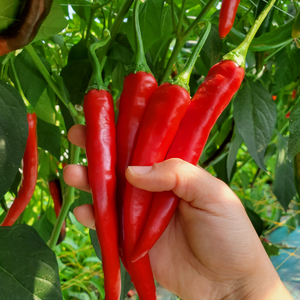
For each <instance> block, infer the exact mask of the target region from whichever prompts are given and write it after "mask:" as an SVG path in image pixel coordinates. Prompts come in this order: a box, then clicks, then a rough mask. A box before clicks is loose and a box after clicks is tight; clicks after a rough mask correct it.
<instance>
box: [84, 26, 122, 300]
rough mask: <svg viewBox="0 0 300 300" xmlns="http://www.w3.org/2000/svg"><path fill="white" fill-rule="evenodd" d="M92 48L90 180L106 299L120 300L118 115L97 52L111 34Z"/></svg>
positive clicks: (87, 104) (88, 115) (87, 111)
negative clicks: (103, 78) (117, 165)
mask: <svg viewBox="0 0 300 300" xmlns="http://www.w3.org/2000/svg"><path fill="white" fill-rule="evenodd" d="M103 36H104V39H103V40H101V41H100V42H98V43H96V44H93V45H92V46H91V55H92V58H93V67H94V73H93V75H92V78H91V83H90V85H89V88H88V92H87V94H86V95H85V97H84V103H83V110H84V115H85V120H86V157H87V161H88V178H89V183H90V187H91V190H92V196H93V205H94V212H95V222H96V231H97V236H98V240H99V243H100V246H101V253H102V266H103V273H104V288H105V299H109V300H119V298H120V293H121V272H120V261H119V253H118V224H117V209H116V202H115V190H116V172H115V168H116V143H115V121H114V120H115V116H114V104H113V98H112V96H111V94H110V93H109V92H108V91H107V90H106V87H105V86H104V85H103V82H102V78H101V71H100V70H101V69H100V64H99V61H98V59H97V56H96V54H95V49H96V48H98V47H100V46H103V45H105V44H106V43H107V42H108V40H109V38H110V33H109V31H108V30H104V32H103Z"/></svg>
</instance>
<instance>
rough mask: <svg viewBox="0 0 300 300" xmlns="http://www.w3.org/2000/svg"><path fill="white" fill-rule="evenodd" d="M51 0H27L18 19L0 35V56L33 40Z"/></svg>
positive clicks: (47, 12)
mask: <svg viewBox="0 0 300 300" xmlns="http://www.w3.org/2000/svg"><path fill="white" fill-rule="evenodd" d="M52 2H53V0H27V1H25V7H24V8H23V11H22V14H21V16H20V21H18V22H17V23H16V24H12V25H11V26H9V27H8V28H7V29H6V30H5V31H4V32H3V33H2V34H1V35H0V56H2V55H4V54H7V53H9V52H10V51H14V50H17V49H20V48H22V47H24V46H26V45H28V44H29V43H31V42H32V41H33V39H34V38H35V36H36V35H37V33H38V31H39V29H40V26H41V25H42V23H43V21H44V20H45V19H46V17H47V16H48V14H49V12H50V10H51V5H52Z"/></svg>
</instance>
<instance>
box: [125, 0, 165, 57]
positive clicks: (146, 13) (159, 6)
mask: <svg viewBox="0 0 300 300" xmlns="http://www.w3.org/2000/svg"><path fill="white" fill-rule="evenodd" d="M163 3H164V2H163V1H162V0H147V1H145V2H144V4H143V5H141V9H140V15H139V17H140V27H141V34H142V37H143V44H144V51H145V53H146V52H147V51H148V49H149V48H150V47H151V45H153V44H154V43H155V42H157V41H158V40H159V39H160V37H161V34H162V28H161V23H162V11H163ZM170 25H171V24H170ZM125 31H126V33H127V36H128V39H129V41H130V44H131V45H132V48H133V49H134V48H135V47H134V45H135V41H134V34H133V23H132V18H130V19H128V21H127V23H126V25H125Z"/></svg>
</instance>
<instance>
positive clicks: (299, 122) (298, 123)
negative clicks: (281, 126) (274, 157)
mask: <svg viewBox="0 0 300 300" xmlns="http://www.w3.org/2000/svg"><path fill="white" fill-rule="evenodd" d="M289 121H290V127H289V131H290V135H289V142H288V145H289V157H290V158H291V157H294V156H295V155H296V154H297V153H298V152H300V101H297V103H296V104H295V105H294V106H293V109H292V110H291V114H290V118H289Z"/></svg>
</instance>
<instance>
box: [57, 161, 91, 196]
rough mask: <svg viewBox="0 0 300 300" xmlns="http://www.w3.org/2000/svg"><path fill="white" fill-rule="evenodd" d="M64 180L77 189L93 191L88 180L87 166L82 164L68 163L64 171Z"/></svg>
mask: <svg viewBox="0 0 300 300" xmlns="http://www.w3.org/2000/svg"><path fill="white" fill-rule="evenodd" d="M63 175H64V181H65V183H66V184H67V185H70V186H73V187H75V188H76V189H79V190H82V191H85V192H89V193H90V192H91V188H90V185H89V181H88V172H87V167H85V166H80V165H67V166H66V167H65V168H64V171H63Z"/></svg>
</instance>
